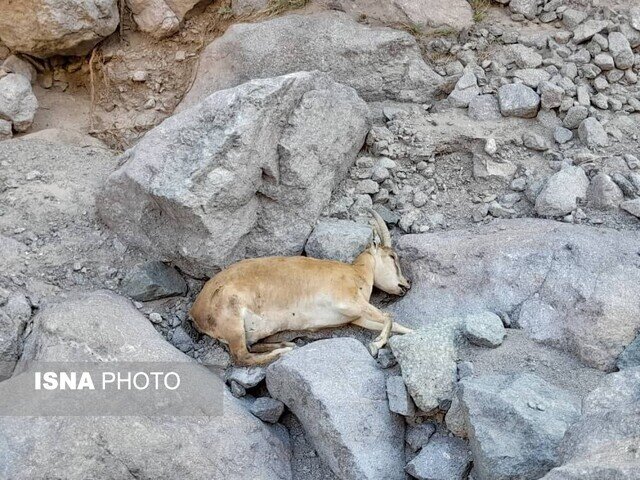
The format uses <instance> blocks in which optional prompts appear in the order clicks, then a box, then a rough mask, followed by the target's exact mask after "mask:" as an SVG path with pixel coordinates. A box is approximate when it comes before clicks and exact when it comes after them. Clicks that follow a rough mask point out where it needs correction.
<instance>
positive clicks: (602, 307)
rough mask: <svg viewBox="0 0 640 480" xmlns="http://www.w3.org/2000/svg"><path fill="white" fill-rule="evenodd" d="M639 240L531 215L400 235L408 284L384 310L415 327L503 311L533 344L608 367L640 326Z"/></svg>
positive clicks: (625, 233)
mask: <svg viewBox="0 0 640 480" xmlns="http://www.w3.org/2000/svg"><path fill="white" fill-rule="evenodd" d="M639 244H640V233H638V232H633V231H616V230H611V229H606V228H594V227H585V226H579V225H566V224H562V223H559V222H554V221H549V220H537V219H518V220H496V221H494V222H492V224H490V225H486V226H479V227H474V228H470V229H465V230H454V231H450V232H442V233H433V234H421V235H405V236H403V237H401V238H400V239H399V240H398V242H397V245H396V250H397V252H398V254H399V256H400V258H401V260H402V267H403V271H405V272H406V275H407V278H409V279H410V280H411V282H412V288H411V290H410V291H409V293H408V294H407V295H406V296H405V297H403V298H402V299H401V300H399V301H398V302H396V303H395V304H394V305H393V306H392V307H391V309H392V310H393V311H394V312H395V313H396V318H397V319H398V321H399V322H402V323H404V324H407V325H408V326H411V327H414V328H422V327H424V326H426V325H428V324H429V323H431V322H433V321H434V319H437V318H446V317H452V316H458V315H465V314H468V313H477V312H480V311H491V312H494V313H507V314H508V315H509V316H510V318H511V320H512V321H513V322H514V323H515V324H516V325H517V326H519V327H520V328H522V329H523V330H524V331H525V332H526V333H527V335H529V336H530V337H531V338H534V339H535V340H536V341H539V342H543V343H546V344H550V345H553V346H556V347H559V348H561V349H563V350H565V351H567V352H570V353H573V354H574V355H577V356H578V357H579V358H580V359H581V360H582V361H583V362H584V363H586V364H587V365H590V366H594V367H597V368H600V369H603V370H611V369H613V368H615V362H616V359H617V358H618V356H619V355H620V353H622V351H623V350H624V348H625V347H626V346H627V345H629V344H630V343H631V342H632V341H633V339H634V338H635V336H636V333H637V332H638V329H640V304H638V301H637V299H636V296H635V295H633V294H631V293H630V292H635V291H636V289H637V286H638V285H639V284H640V270H639V269H638V267H637V262H638V245H639ZM394 338H395V337H394ZM392 342H393V339H392ZM392 345H393V343H392Z"/></svg>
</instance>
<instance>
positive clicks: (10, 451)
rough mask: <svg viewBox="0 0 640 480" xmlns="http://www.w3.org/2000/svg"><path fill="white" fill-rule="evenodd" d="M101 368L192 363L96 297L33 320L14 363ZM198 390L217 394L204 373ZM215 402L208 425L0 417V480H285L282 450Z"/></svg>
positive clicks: (109, 297) (133, 315) (158, 419)
mask: <svg viewBox="0 0 640 480" xmlns="http://www.w3.org/2000/svg"><path fill="white" fill-rule="evenodd" d="M106 359H108V360H109V361H119V362H192V360H191V359H190V358H189V357H187V356H185V355H184V354H182V353H180V352H179V351H178V350H176V349H174V348H173V347H171V346H170V345H169V344H168V343H167V342H166V341H165V340H164V339H163V338H162V336H161V335H160V334H159V333H157V332H156V331H155V329H154V328H153V326H152V325H151V324H150V323H149V321H148V320H147V319H146V318H145V317H144V316H143V315H142V314H140V313H139V312H138V311H137V310H136V309H135V308H134V306H133V305H131V303H130V302H129V301H128V300H126V299H125V298H123V297H120V296H117V295H114V294H113V293H110V292H106V291H99V292H95V293H91V294H85V295H82V296H78V297H74V298H72V299H69V300H66V301H64V302H61V303H58V304H55V305H52V306H50V307H48V308H46V309H45V310H44V311H42V312H41V313H39V314H38V315H37V316H36V317H35V319H34V324H33V331H32V332H31V334H30V335H29V337H28V339H27V342H26V343H25V347H24V352H23V354H22V362H25V361H29V360H39V361H44V362H102V361H106ZM27 365H28V364H27ZM26 374H29V373H28V372H27V373H26ZM20 376H21V375H20ZM201 380H202V382H201V383H202V388H203V389H204V390H205V391H207V392H211V391H213V389H217V388H220V382H219V380H218V379H217V377H216V376H215V375H214V374H212V373H209V372H207V371H206V370H205V369H203V370H202V379H201ZM14 381H17V380H16V377H12V378H11V379H9V380H6V381H4V382H2V384H0V394H1V395H5V392H7V391H11V389H12V384H13V382H14ZM223 401H224V407H223V408H224V414H223V415H219V416H210V417H202V416H197V415H196V416H184V417H181V416H176V417H165V416H163V415H157V416H154V415H149V416H113V417H109V416H103V417H74V416H71V417H55V416H49V417H39V418H37V419H35V420H34V418H30V417H8V416H3V417H0V443H1V444H2V445H3V474H4V475H5V476H6V477H7V478H12V479H16V480H22V479H24V480H26V479H32V478H65V479H71V480H76V479H77V480H80V479H84V478H130V477H132V475H133V474H132V472H135V475H133V476H138V477H139V478H185V479H200V478H219V479H238V480H239V479H246V478H265V479H273V480H276V479H277V480H284V479H290V478H291V472H290V454H289V451H288V447H287V446H286V445H285V444H284V443H283V441H282V440H281V439H280V438H279V437H278V436H277V435H276V434H275V433H273V432H272V431H271V430H269V429H268V428H267V427H266V426H265V425H264V424H263V423H262V422H261V421H260V420H258V419H257V418H255V417H254V416H253V415H251V414H250V413H249V412H248V411H246V409H245V407H244V406H243V405H242V404H240V403H239V402H238V401H237V400H235V399H234V398H233V397H231V395H229V394H228V392H225V393H224V397H223ZM70 466H71V467H70ZM212 472H215V473H213V474H212ZM212 475H213V477H212Z"/></svg>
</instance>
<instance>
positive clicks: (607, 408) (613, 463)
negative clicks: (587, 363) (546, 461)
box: [543, 367, 640, 480]
mask: <svg viewBox="0 0 640 480" xmlns="http://www.w3.org/2000/svg"><path fill="white" fill-rule="evenodd" d="M638 392H640V367H636V368H630V369H627V370H624V371H622V372H619V373H612V374H610V375H607V377H606V378H605V380H604V381H603V382H602V384H601V385H600V386H599V387H598V388H597V389H595V390H594V391H593V392H591V394H589V396H588V397H587V398H586V399H585V400H584V402H583V407H582V417H581V418H580V421H578V422H577V423H576V424H574V425H573V426H572V427H571V428H570V429H569V431H568V432H567V435H566V436H565V438H564V440H563V442H562V444H561V446H560V450H561V452H562V460H563V461H562V465H561V466H559V467H557V468H554V469H553V470H551V472H549V473H548V474H547V475H546V476H545V477H543V478H544V480H573V479H578V478H579V479H580V480H601V479H609V478H611V479H636V478H638V453H637V446H638V437H639V436H640V422H639V421H638V417H639V415H640V412H639V411H638V401H639V398H638Z"/></svg>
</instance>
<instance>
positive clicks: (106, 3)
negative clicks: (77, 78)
mask: <svg viewBox="0 0 640 480" xmlns="http://www.w3.org/2000/svg"><path fill="white" fill-rule="evenodd" d="M119 20H120V15H119V12H118V2H117V1H116V0H87V1H82V2H75V1H74V2H68V1H64V0H21V1H19V2H11V1H3V2H2V15H1V16H0V39H1V40H2V41H3V42H4V44H5V45H6V46H7V47H9V48H10V49H11V50H12V51H14V52H21V53H28V54H29V55H33V56H35V57H40V58H46V57H51V56H53V55H78V56H82V55H86V54H87V53H89V52H90V51H91V49H92V48H93V47H94V46H95V45H96V44H97V43H98V42H99V41H100V40H102V39H103V38H106V37H108V36H109V35H111V34H112V33H113V32H114V31H115V30H116V27H117V26H118V22H119Z"/></svg>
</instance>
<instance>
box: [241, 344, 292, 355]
mask: <svg viewBox="0 0 640 480" xmlns="http://www.w3.org/2000/svg"><path fill="white" fill-rule="evenodd" d="M295 347H297V345H296V344H295V343H293V342H275V343H269V342H260V343H255V344H253V345H251V346H250V347H249V351H250V352H251V353H263V352H272V351H274V350H276V349H278V348H295Z"/></svg>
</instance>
